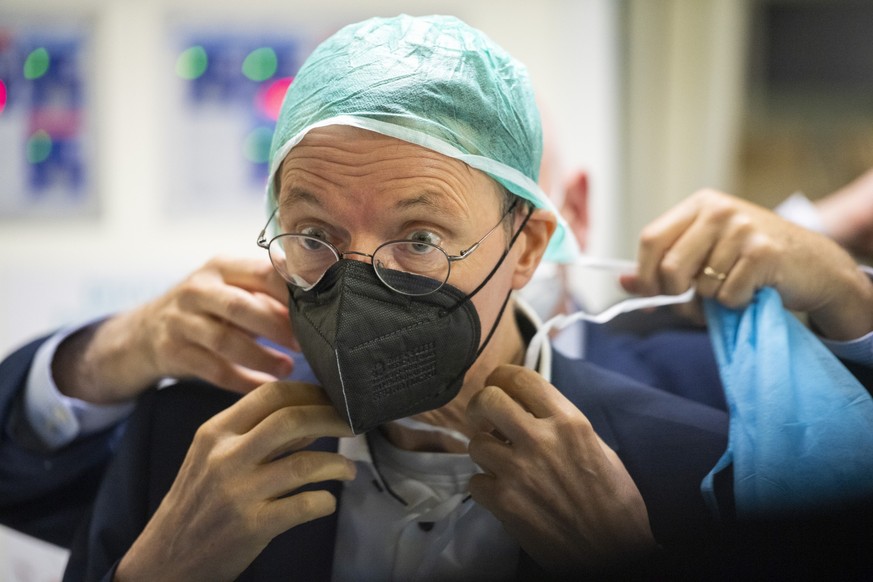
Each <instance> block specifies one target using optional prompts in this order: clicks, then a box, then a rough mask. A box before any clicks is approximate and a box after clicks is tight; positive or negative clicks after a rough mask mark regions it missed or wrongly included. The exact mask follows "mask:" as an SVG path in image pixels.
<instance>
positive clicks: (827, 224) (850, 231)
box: [815, 170, 873, 259]
mask: <svg viewBox="0 0 873 582" xmlns="http://www.w3.org/2000/svg"><path fill="white" fill-rule="evenodd" d="M815 206H816V208H817V209H818V214H819V217H820V218H821V222H822V226H823V227H824V232H825V234H827V235H828V236H829V237H831V238H832V239H834V240H835V241H837V242H838V243H840V244H841V245H843V246H844V247H846V248H847V249H849V251H851V252H853V253H856V254H858V255H861V256H863V257H865V258H867V259H870V258H873V170H868V171H867V172H866V173H864V174H862V175H861V176H859V177H858V178H856V179H855V180H853V181H852V182H850V183H849V184H846V185H845V186H843V187H842V188H840V189H839V190H837V191H836V192H834V193H832V194H829V195H828V196H825V197H824V198H821V199H819V200H817V201H816V202H815Z"/></svg>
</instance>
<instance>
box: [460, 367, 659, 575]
mask: <svg viewBox="0 0 873 582" xmlns="http://www.w3.org/2000/svg"><path fill="white" fill-rule="evenodd" d="M467 415H468V417H469V419H470V422H471V424H473V425H474V426H475V427H476V428H477V429H478V430H479V432H478V433H477V434H476V435H475V436H474V437H473V438H472V439H471V441H470V448H469V451H470V456H471V458H472V459H473V461H475V462H476V463H477V464H478V465H479V466H480V467H481V468H482V469H483V470H484V471H485V473H483V474H478V475H475V476H474V477H473V478H472V479H471V480H470V493H471V494H472V496H473V499H475V500H476V502H477V503H479V504H481V505H483V506H484V507H485V508H487V509H488V510H489V511H491V512H492V513H493V514H494V515H495V516H496V517H497V519H499V520H500V521H501V522H502V523H503V525H504V526H505V527H506V529H507V531H508V532H509V534H510V535H512V536H513V537H514V538H515V539H516V540H517V541H518V542H519V544H521V547H522V548H523V549H524V550H525V551H526V552H527V553H528V554H529V555H530V556H531V557H532V558H533V559H534V560H536V561H537V563H539V564H540V565H541V566H543V567H544V568H546V569H549V570H553V571H554V572H556V573H571V572H574V571H577V570H580V569H597V568H600V567H604V566H609V565H612V564H614V561H615V560H618V559H621V558H623V557H628V556H638V555H640V554H643V553H646V552H648V551H651V550H652V549H654V547H655V541H654V538H653V537H652V532H651V528H650V526H649V518H648V513H647V512H646V506H645V503H644V502H643V498H642V496H641V495H640V492H639V490H638V489H637V487H636V485H635V484H634V482H633V480H632V479H631V477H630V475H629V474H628V472H627V470H626V469H625V468H624V465H623V464H622V462H621V460H619V458H618V456H617V455H616V454H615V452H614V451H612V449H610V448H609V447H608V446H607V445H606V444H605V443H604V442H603V441H602V440H600V437H598V436H597V434H596V433H595V432H594V430H593V428H592V427H591V423H589V422H588V419H587V418H585V415H583V414H582V412H580V411H579V409H577V408H576V407H575V406H574V405H573V404H572V403H571V402H570V401H569V400H567V399H566V398H565V397H564V396H563V395H562V394H561V393H560V392H558V390H557V389H556V388H555V387H554V386H552V385H551V384H549V383H548V382H546V381H545V380H544V379H543V378H542V376H540V375H539V374H537V373H536V372H533V371H532V370H528V369H526V368H522V367H519V366H511V365H502V366H500V367H498V368H497V369H496V370H495V371H494V372H493V373H492V374H491V375H490V376H489V377H488V379H487V380H486V386H485V388H484V389H483V390H482V391H480V392H479V393H477V394H476V395H475V396H474V397H473V398H472V400H471V401H470V404H469V406H468V407H467Z"/></svg>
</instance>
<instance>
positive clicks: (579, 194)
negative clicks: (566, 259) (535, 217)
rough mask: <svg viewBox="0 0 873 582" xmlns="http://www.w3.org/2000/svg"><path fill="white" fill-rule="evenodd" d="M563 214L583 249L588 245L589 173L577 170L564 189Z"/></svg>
mask: <svg viewBox="0 0 873 582" xmlns="http://www.w3.org/2000/svg"><path fill="white" fill-rule="evenodd" d="M561 215H562V216H563V217H564V219H565V220H566V221H567V224H569V225H570V232H572V233H573V236H575V237H576V240H577V241H578V243H579V248H580V249H582V250H583V251H584V250H585V247H586V246H587V245H588V174H587V172H584V171H582V170H580V171H578V172H576V173H575V174H574V175H573V177H572V178H571V179H570V180H569V181H568V182H567V185H566V187H565V189H564V205H563V206H562V207H561Z"/></svg>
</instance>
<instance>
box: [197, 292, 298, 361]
mask: <svg viewBox="0 0 873 582" xmlns="http://www.w3.org/2000/svg"><path fill="white" fill-rule="evenodd" d="M198 290H199V292H195V293H192V294H190V295H188V296H186V297H185V298H184V300H183V302H182V304H181V306H182V307H183V308H187V309H188V310H189V311H194V312H203V313H207V314H209V315H211V316H213V317H215V318H217V319H221V320H226V321H228V322H230V323H231V324H232V325H234V326H236V327H238V328H240V329H242V330H244V331H246V332H248V333H250V334H252V335H255V336H260V337H264V338H267V339H269V340H271V341H274V342H276V343H278V344H280V345H284V346H287V347H291V348H293V347H295V346H296V342H295V341H294V338H293V334H292V333H291V323H290V319H289V316H288V308H287V307H285V305H283V304H281V303H279V302H278V301H276V300H275V299H273V298H272V297H267V296H266V295H263V294H261V295H259V296H255V295H253V294H252V293H249V292H248V291H245V290H244V289H241V288H239V287H234V286H230V285H213V286H209V287H206V286H203V287H202V288H198Z"/></svg>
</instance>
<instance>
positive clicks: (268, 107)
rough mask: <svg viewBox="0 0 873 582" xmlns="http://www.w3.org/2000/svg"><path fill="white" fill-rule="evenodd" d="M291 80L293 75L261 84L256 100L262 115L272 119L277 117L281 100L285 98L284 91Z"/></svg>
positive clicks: (274, 119)
mask: <svg viewBox="0 0 873 582" xmlns="http://www.w3.org/2000/svg"><path fill="white" fill-rule="evenodd" d="M293 80H294V77H282V78H280V79H276V80H275V81H271V82H269V83H265V84H263V85H262V86H261V88H260V90H259V91H258V95H257V97H256V100H257V101H256V102H257V107H258V109H259V110H260V112H261V113H262V114H263V115H265V116H266V117H267V118H269V119H272V120H273V121H276V120H277V119H279V110H280V109H281V108H282V100H283V99H285V92H286V91H288V87H289V86H290V85H291V82H292V81H293Z"/></svg>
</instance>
